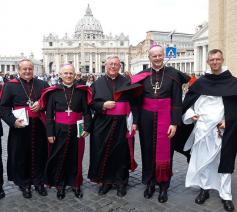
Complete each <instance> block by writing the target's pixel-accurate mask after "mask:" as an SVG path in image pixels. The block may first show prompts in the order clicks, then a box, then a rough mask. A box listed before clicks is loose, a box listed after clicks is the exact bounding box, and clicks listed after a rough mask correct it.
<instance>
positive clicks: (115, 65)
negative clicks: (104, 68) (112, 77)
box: [108, 63, 120, 67]
mask: <svg viewBox="0 0 237 212" xmlns="http://www.w3.org/2000/svg"><path fill="white" fill-rule="evenodd" d="M108 65H109V66H111V67H113V66H114V67H119V66H120V63H109V64H108Z"/></svg>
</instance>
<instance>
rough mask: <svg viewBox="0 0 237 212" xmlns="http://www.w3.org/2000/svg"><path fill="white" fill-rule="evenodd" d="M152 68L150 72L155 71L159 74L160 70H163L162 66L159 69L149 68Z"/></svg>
mask: <svg viewBox="0 0 237 212" xmlns="http://www.w3.org/2000/svg"><path fill="white" fill-rule="evenodd" d="M151 68H152V70H154V71H156V72H159V71H160V70H161V69H163V68H164V64H163V65H162V66H161V67H160V68H158V69H157V68H154V67H151Z"/></svg>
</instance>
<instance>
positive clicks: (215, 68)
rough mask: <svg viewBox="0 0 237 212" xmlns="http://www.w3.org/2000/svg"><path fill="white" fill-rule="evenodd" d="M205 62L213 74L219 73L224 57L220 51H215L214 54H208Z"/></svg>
mask: <svg viewBox="0 0 237 212" xmlns="http://www.w3.org/2000/svg"><path fill="white" fill-rule="evenodd" d="M207 63H208V65H209V66H210V68H211V71H212V73H213V74H220V73H221V70H222V65H223V63H224V58H223V55H222V53H221V52H216V53H214V54H209V55H208V59H207Z"/></svg>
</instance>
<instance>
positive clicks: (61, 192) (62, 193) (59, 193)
mask: <svg viewBox="0 0 237 212" xmlns="http://www.w3.org/2000/svg"><path fill="white" fill-rule="evenodd" d="M65 196H66V194H65V188H62V189H58V191H57V198H58V199H59V200H62V199H64V197H65Z"/></svg>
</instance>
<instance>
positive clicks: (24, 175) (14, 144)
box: [0, 78, 48, 186]
mask: <svg viewBox="0 0 237 212" xmlns="http://www.w3.org/2000/svg"><path fill="white" fill-rule="evenodd" d="M21 81H22V84H21V83H20V81H19V79H14V80H11V81H9V82H7V83H6V84H5V85H4V89H3V92H2V98H1V104H0V110H1V115H2V119H3V120H4V121H5V122H6V123H7V124H8V125H9V126H10V130H9V135H8V147H7V150H8V160H7V174H8V180H10V181H14V183H15V184H16V185H18V186H29V185H31V184H33V185H39V184H42V183H43V172H44V168H45V163H46V160H47V153H48V152H47V137H46V130H45V126H44V124H43V122H42V119H40V118H39V117H37V118H29V125H28V126H26V127H24V128H15V127H14V124H15V121H16V118H15V117H14V115H13V113H12V109H14V108H16V107H22V106H23V107H27V106H28V105H27V101H28V98H27V95H28V96H29V95H30V93H31V95H30V97H31V100H32V101H33V102H35V101H37V100H38V99H39V98H40V96H41V92H42V90H43V89H44V88H46V87H48V84H47V83H46V82H44V81H42V80H38V79H35V78H34V79H33V80H31V81H30V82H26V81H25V80H23V79H21ZM32 83H33V88H32ZM22 85H23V86H24V88H25V91H24V89H23V86H22ZM31 89H32V92H31ZM25 92H27V95H26V93H25ZM41 115H42V113H41ZM41 115H40V116H41ZM41 117H42V116H41Z"/></svg>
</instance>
